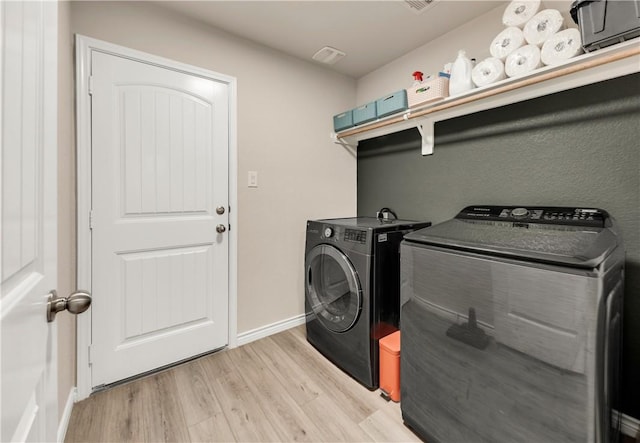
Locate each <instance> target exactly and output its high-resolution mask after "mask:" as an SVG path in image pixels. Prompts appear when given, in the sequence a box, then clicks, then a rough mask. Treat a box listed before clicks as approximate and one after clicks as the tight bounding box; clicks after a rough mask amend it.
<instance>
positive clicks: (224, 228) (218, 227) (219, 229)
mask: <svg viewBox="0 0 640 443" xmlns="http://www.w3.org/2000/svg"><path fill="white" fill-rule="evenodd" d="M226 230H227V227H226V226H225V225H218V226H216V231H218V234H222V233H223V232H224V231H226Z"/></svg>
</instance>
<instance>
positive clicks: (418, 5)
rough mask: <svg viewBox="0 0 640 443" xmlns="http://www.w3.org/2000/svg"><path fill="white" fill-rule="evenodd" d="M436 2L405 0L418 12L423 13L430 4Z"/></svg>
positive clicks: (408, 5)
mask: <svg viewBox="0 0 640 443" xmlns="http://www.w3.org/2000/svg"><path fill="white" fill-rule="evenodd" d="M435 3H436V2H435V0H404V4H405V6H406V7H407V8H409V9H411V10H412V11H413V12H414V13H416V14H422V13H423V12H424V11H426V10H427V9H429V7H430V6H433V5H435Z"/></svg>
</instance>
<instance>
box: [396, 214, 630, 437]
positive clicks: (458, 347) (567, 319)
mask: <svg viewBox="0 0 640 443" xmlns="http://www.w3.org/2000/svg"><path fill="white" fill-rule="evenodd" d="M400 255H401V298H402V300H401V304H402V308H401V322H402V352H401V365H400V366H401V397H402V403H401V409H402V415H403V418H404V420H405V422H406V423H407V424H409V425H410V426H411V427H413V428H414V429H415V430H416V431H417V432H418V433H419V434H420V435H422V436H423V437H424V438H425V439H426V440H427V441H429V442H446V441H451V442H460V441H465V442H492V443H496V442H509V443H512V442H542V441H545V442H559V441H562V442H571V441H575V442H606V441H616V439H617V436H618V432H617V430H616V429H615V428H616V426H615V425H616V424H617V422H618V420H616V419H615V417H614V416H613V413H614V412H613V411H614V408H616V409H617V399H618V386H617V383H618V379H619V366H620V347H621V346H620V342H621V325H622V299H623V291H624V289H623V275H624V250H623V246H622V242H621V239H620V236H619V232H618V229H617V227H616V224H615V222H614V221H613V219H612V218H611V217H609V215H608V214H607V212H605V211H603V210H600V209H593V208H567V207H533V208H531V207H530V208H522V207H498V206H471V207H467V208H465V209H464V210H462V211H461V212H460V213H459V214H458V215H457V216H456V217H455V218H454V219H452V220H449V221H446V222H444V223H440V224H437V225H435V226H432V227H429V228H426V229H422V230H419V231H415V232H413V233H410V234H407V235H406V236H405V239H404V241H403V242H402V244H401V252H400Z"/></svg>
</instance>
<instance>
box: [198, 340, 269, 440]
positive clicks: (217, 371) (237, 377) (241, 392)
mask: <svg viewBox="0 0 640 443" xmlns="http://www.w3.org/2000/svg"><path fill="white" fill-rule="evenodd" d="M238 349H239V348H237V349H233V350H230V351H222V352H219V353H216V354H213V355H209V356H207V357H204V358H202V359H201V363H202V365H203V367H204V369H205V371H206V373H207V379H208V383H209V386H210V388H211V389H212V391H213V393H214V394H215V396H216V398H217V400H218V402H219V403H220V405H221V407H222V410H223V411H224V415H225V417H226V418H227V421H228V422H229V426H230V428H231V430H232V431H233V435H234V436H235V439H236V440H237V441H242V442H263V441H265V442H266V441H279V440H280V438H279V436H278V434H277V432H276V431H275V430H274V428H273V426H272V425H271V423H270V422H269V420H268V418H267V417H266V416H265V414H264V412H263V411H262V409H261V408H260V406H258V405H257V404H256V402H255V400H254V398H253V393H252V392H251V390H250V389H249V386H248V385H247V383H246V381H245V380H244V378H243V377H242V376H241V374H240V372H239V371H238V370H237V369H236V367H235V365H234V364H233V363H232V362H231V360H230V358H229V354H231V353H232V352H236V351H237V350H238Z"/></svg>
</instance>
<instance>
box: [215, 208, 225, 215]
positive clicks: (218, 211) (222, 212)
mask: <svg viewBox="0 0 640 443" xmlns="http://www.w3.org/2000/svg"><path fill="white" fill-rule="evenodd" d="M216 214H218V215H222V214H224V206H218V207H217V208H216Z"/></svg>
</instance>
